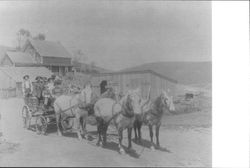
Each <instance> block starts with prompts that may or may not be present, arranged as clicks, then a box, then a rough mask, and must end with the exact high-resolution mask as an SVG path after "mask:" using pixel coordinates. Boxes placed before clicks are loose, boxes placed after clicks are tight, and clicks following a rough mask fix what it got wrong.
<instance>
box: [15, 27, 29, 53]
mask: <svg viewBox="0 0 250 168" xmlns="http://www.w3.org/2000/svg"><path fill="white" fill-rule="evenodd" d="M29 37H31V33H30V31H29V30H26V29H23V28H21V29H20V30H19V31H18V32H17V42H18V46H17V49H18V50H21V48H22V47H23V45H24V43H25V41H26V40H27V38H29Z"/></svg>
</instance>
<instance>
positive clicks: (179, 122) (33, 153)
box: [0, 98, 211, 167]
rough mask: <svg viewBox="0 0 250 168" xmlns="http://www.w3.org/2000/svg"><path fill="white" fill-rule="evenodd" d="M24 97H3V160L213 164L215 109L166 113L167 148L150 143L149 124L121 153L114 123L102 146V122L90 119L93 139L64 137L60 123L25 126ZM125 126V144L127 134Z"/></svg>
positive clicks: (60, 163) (163, 139)
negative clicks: (36, 128)
mask: <svg viewBox="0 0 250 168" xmlns="http://www.w3.org/2000/svg"><path fill="white" fill-rule="evenodd" d="M22 103H23V101H22V100H21V99H17V98H14V99H8V100H1V104H0V105H1V106H0V107H1V109H0V112H1V114H2V119H1V124H2V130H3V134H4V138H5V139H6V140H7V141H8V143H6V142H2V143H1V144H0V166H1V167H2V166H172V167H173V166H174V167H176V166H185V167H189V166H190V167H194V166H199V167H202V166H204V167H209V166H211V115H210V114H208V113H202V112H199V113H190V114H185V115H175V116H165V117H164V123H163V126H162V127H161V130H160V142H161V146H162V149H160V150H156V151H151V150H150V149H149V133H148V129H147V127H145V126H144V127H143V130H142V137H143V143H142V144H140V145H139V144H135V143H133V149H134V151H132V152H129V153H127V154H126V155H120V154H119V153H118V145H117V142H118V139H117V135H116V134H117V133H116V131H115V130H114V128H113V127H110V128H109V131H108V133H109V136H108V146H107V147H106V148H102V147H97V146H96V145H95V143H96V138H97V135H96V132H95V130H96V128H95V127H93V126H90V125H88V126H87V129H88V131H89V132H90V139H89V140H83V141H78V139H77V138H76V136H75V135H74V134H68V135H67V136H64V137H58V136H57V134H56V132H55V126H52V127H51V128H49V129H50V130H49V133H48V135H47V136H43V135H37V134H36V133H35V132H33V131H30V130H24V129H23V127H22V119H21V111H20V110H21V108H22V105H23V104H22ZM126 132H127V131H125V132H124V135H125V138H124V145H127V137H126V134H127V133H126Z"/></svg>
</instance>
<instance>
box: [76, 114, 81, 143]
mask: <svg viewBox="0 0 250 168" xmlns="http://www.w3.org/2000/svg"><path fill="white" fill-rule="evenodd" d="M80 120H81V116H80V115H79V114H76V133H77V136H78V139H79V140H80V141H81V140H82V135H81V128H80V125H81V124H80V123H81V121H80Z"/></svg>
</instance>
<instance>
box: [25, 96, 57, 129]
mask: <svg viewBox="0 0 250 168" xmlns="http://www.w3.org/2000/svg"><path fill="white" fill-rule="evenodd" d="M22 118H23V124H24V128H26V129H31V121H34V120H35V124H33V125H35V130H36V132H37V133H42V134H45V133H46V131H47V128H48V125H51V124H56V119H55V111H54V108H53V106H45V105H44V104H43V103H40V104H39V101H38V99H37V98H36V97H34V96H30V97H28V98H27V101H26V103H25V105H24V106H23V108H22Z"/></svg>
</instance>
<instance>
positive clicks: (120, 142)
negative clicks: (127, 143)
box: [118, 128, 125, 154]
mask: <svg viewBox="0 0 250 168" xmlns="http://www.w3.org/2000/svg"><path fill="white" fill-rule="evenodd" d="M122 133H123V129H122V128H121V129H118V135H119V151H120V153H121V154H124V153H125V151H124V149H123V147H122V138H123V135H122Z"/></svg>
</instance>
